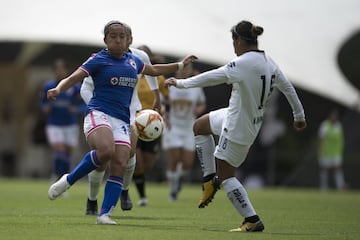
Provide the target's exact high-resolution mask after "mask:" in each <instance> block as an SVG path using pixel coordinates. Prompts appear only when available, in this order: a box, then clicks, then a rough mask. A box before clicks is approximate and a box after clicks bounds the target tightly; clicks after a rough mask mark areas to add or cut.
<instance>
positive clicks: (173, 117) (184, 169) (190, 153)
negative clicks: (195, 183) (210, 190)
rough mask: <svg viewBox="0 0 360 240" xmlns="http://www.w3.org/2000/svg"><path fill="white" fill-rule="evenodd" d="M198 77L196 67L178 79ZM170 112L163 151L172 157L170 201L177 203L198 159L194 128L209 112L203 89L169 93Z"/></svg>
mask: <svg viewBox="0 0 360 240" xmlns="http://www.w3.org/2000/svg"><path fill="white" fill-rule="evenodd" d="M195 74H196V71H195V69H194V68H193V66H192V64H189V65H187V66H186V67H185V68H184V69H182V70H180V71H177V72H176V73H175V77H177V78H186V77H191V76H194V75H195ZM169 106H170V110H169V112H168V114H167V117H166V118H167V120H166V121H165V122H166V123H167V124H166V128H165V129H164V133H163V138H162V147H163V150H166V152H167V154H168V166H167V171H166V177H167V180H168V183H169V188H170V197H169V200H170V201H172V202H173V201H176V200H177V197H178V194H179V191H180V190H181V184H182V183H181V181H183V180H188V179H187V178H188V175H189V173H190V170H191V168H192V166H193V162H194V155H195V139H194V134H193V129H192V126H193V124H194V122H195V119H196V117H198V116H199V115H201V114H202V113H203V112H204V110H205V109H206V99H205V94H204V91H203V89H202V88H192V89H178V88H170V89H169Z"/></svg>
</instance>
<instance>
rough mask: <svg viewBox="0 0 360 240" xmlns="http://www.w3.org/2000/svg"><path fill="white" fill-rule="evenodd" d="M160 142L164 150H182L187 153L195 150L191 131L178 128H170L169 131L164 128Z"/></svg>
mask: <svg viewBox="0 0 360 240" xmlns="http://www.w3.org/2000/svg"><path fill="white" fill-rule="evenodd" d="M161 140H162V148H163V149H164V150H167V149H169V148H183V149H186V150H188V151H194V150H195V137H194V133H193V131H192V129H190V130H185V131H184V130H182V129H179V128H171V129H170V130H169V129H167V128H164V132H163V136H162V139H161Z"/></svg>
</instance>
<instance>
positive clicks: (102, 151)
mask: <svg viewBox="0 0 360 240" xmlns="http://www.w3.org/2000/svg"><path fill="white" fill-rule="evenodd" d="M114 153H115V147H114V146H104V147H101V148H99V149H97V150H96V154H97V157H98V158H99V159H100V161H101V163H106V162H108V161H109V160H110V159H111V158H112V157H113V155H114Z"/></svg>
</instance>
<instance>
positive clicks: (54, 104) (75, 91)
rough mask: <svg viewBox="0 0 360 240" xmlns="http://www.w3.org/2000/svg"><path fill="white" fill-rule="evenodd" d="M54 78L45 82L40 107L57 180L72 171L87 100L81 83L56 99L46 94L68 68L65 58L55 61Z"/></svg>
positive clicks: (64, 75)
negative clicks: (83, 99)
mask: <svg viewBox="0 0 360 240" xmlns="http://www.w3.org/2000/svg"><path fill="white" fill-rule="evenodd" d="M53 67H54V73H55V78H54V79H52V80H49V81H47V82H46V83H45V85H44V87H43V89H42V93H41V99H40V107H41V109H42V111H43V112H44V113H45V114H46V115H47V123H46V127H45V132H46V137H47V141H48V144H49V145H50V147H51V150H52V159H53V161H52V162H53V164H52V165H53V175H54V176H52V178H55V180H57V179H59V178H60V177H61V176H62V175H63V174H65V173H67V172H69V170H70V166H71V154H72V152H73V150H74V148H75V147H76V146H77V145H78V141H79V118H78V117H79V114H80V113H83V112H84V111H85V109H86V108H85V107H86V105H85V103H84V102H83V101H82V99H81V97H80V84H76V85H74V86H72V87H71V88H69V89H68V90H66V91H65V92H62V93H61V94H60V95H59V96H58V97H57V99H58V100H57V101H50V100H48V99H47V98H46V94H47V91H48V90H49V89H51V88H53V87H55V86H56V85H57V84H58V83H59V81H60V80H61V79H63V78H65V77H66V76H67V75H68V74H69V72H68V69H67V66H66V63H65V61H64V60H63V59H57V60H56V61H55V62H54V66H53Z"/></svg>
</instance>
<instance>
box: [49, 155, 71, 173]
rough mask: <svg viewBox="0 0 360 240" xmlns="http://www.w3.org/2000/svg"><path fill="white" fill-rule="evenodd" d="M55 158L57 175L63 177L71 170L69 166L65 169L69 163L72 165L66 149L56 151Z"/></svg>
mask: <svg viewBox="0 0 360 240" xmlns="http://www.w3.org/2000/svg"><path fill="white" fill-rule="evenodd" d="M53 159H54V168H55V169H54V170H55V174H56V176H58V177H61V176H62V175H64V174H65V173H67V172H68V171H69V168H68V169H65V168H66V167H67V165H68V166H69V167H70V162H69V159H68V155H67V154H66V153H65V152H64V151H55V152H54V154H53Z"/></svg>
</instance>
